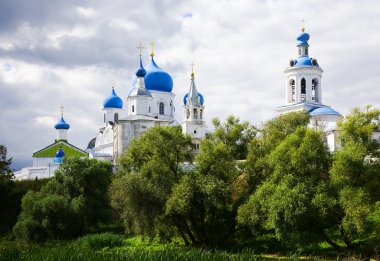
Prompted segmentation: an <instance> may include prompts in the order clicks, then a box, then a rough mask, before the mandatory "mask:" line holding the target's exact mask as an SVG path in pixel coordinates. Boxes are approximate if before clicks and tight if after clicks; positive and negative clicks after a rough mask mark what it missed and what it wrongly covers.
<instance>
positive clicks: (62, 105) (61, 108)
mask: <svg viewBox="0 0 380 261" xmlns="http://www.w3.org/2000/svg"><path fill="white" fill-rule="evenodd" d="M61 116H63V105H61Z"/></svg>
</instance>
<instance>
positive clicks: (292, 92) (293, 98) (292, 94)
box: [289, 79, 296, 102]
mask: <svg viewBox="0 0 380 261" xmlns="http://www.w3.org/2000/svg"><path fill="white" fill-rule="evenodd" d="M289 88H290V97H289V101H291V102H295V101H296V81H295V80H293V79H291V80H290V81H289Z"/></svg>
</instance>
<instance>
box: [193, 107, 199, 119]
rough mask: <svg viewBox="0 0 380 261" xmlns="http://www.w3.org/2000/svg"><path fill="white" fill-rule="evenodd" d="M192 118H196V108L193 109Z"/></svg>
mask: <svg viewBox="0 0 380 261" xmlns="http://www.w3.org/2000/svg"><path fill="white" fill-rule="evenodd" d="M193 118H194V119H198V112H197V109H195V108H194V109H193Z"/></svg>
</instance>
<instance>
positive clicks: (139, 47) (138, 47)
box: [136, 42, 145, 56]
mask: <svg viewBox="0 0 380 261" xmlns="http://www.w3.org/2000/svg"><path fill="white" fill-rule="evenodd" d="M136 48H137V49H140V56H141V53H142V49H144V48H145V47H144V46H142V45H141V42H140V45H139V46H137V47H136Z"/></svg>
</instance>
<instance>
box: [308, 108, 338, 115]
mask: <svg viewBox="0 0 380 261" xmlns="http://www.w3.org/2000/svg"><path fill="white" fill-rule="evenodd" d="M309 114H310V115H341V114H340V113H339V112H337V111H335V110H333V109H331V108H330V107H320V108H313V109H311V110H309Z"/></svg>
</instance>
